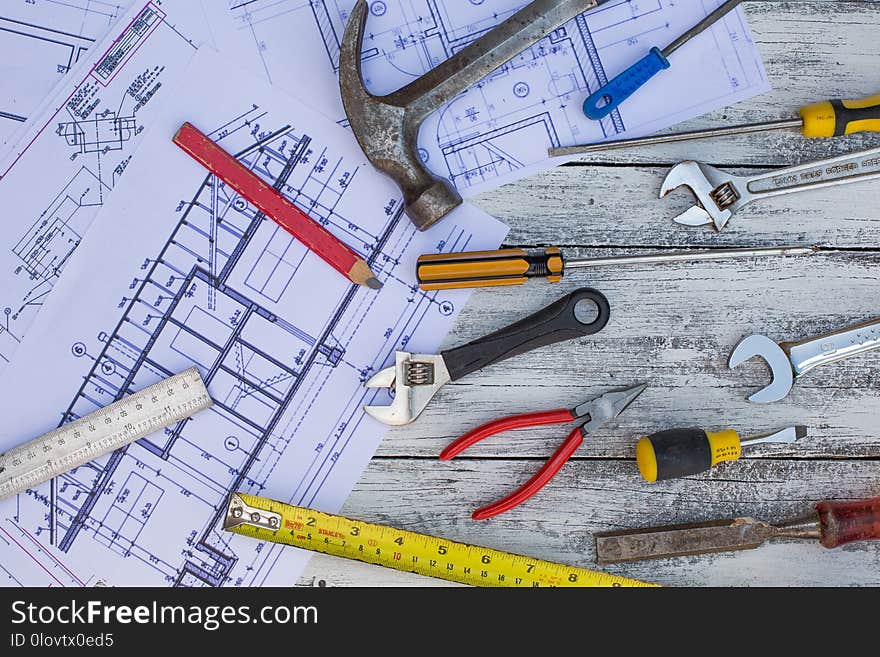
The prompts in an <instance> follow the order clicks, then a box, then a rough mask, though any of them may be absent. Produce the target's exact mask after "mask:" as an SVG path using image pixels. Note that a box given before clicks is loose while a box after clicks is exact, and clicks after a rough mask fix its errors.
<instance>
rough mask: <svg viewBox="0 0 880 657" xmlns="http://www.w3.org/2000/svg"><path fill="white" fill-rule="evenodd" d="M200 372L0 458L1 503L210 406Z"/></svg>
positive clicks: (142, 392) (144, 392) (156, 386)
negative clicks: (7, 498)
mask: <svg viewBox="0 0 880 657" xmlns="http://www.w3.org/2000/svg"><path fill="white" fill-rule="evenodd" d="M212 403H213V402H212V401H211V397H210V395H208V391H207V389H206V388H205V384H204V382H203V381H202V378H201V376H199V371H198V370H197V369H196V368H195V367H191V368H190V369H188V370H186V371H184V372H181V373H180V374H175V375H174V376H172V377H169V378H167V379H165V380H164V381H160V382H159V383H155V384H153V385H151V386H149V387H147V388H144V389H143V390H140V391H139V392H135V393H133V394H131V395H129V396H128V397H123V398H122V399H120V400H119V401H116V402H113V403H112V404H110V405H108V406H105V407H104V408H102V409H99V410H97V411H95V412H94V413H90V414H89V415H86V416H85V417H81V418H79V419H78V420H74V421H73V422H69V423H68V424H64V425H62V426H60V427H58V428H57V429H55V430H53V431H50V432H49V433H45V434H43V435H42V436H40V437H38V438H34V439H33V440H31V441H30V442H27V443H25V444H23V445H19V446H18V447H13V448H12V449H10V450H9V451H7V452H4V453H2V454H0V500H2V499H4V498H6V497H10V496H12V495H17V494H18V493H22V492H24V491H26V490H27V489H28V488H33V487H34V486H36V485H37V484H40V483H43V482H44V481H49V480H50V479H52V478H53V477H56V476H57V475H59V474H62V473H63V472H67V471H68V470H72V469H73V468H76V467H78V466H80V465H83V464H85V463H88V462H89V461H93V460H94V459H96V458H98V457H99V456H103V455H104V454H108V453H110V452H112V451H114V450H117V449H119V448H120V447H124V446H125V445H128V444H129V443H131V442H133V441H135V440H138V439H140V438H143V437H144V436H148V435H150V434H151V433H153V432H154V431H158V430H159V429H162V428H163V427H167V426H169V425H171V424H174V423H175V422H179V421H180V420H183V419H186V418H188V417H189V416H190V415H192V414H193V413H196V412H197V411H200V410H202V409H204V408H208V407H209V406H211V404H212Z"/></svg>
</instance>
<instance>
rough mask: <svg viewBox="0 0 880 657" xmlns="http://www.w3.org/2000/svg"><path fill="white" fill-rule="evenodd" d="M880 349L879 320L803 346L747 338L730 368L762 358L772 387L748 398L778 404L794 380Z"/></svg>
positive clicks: (732, 355) (802, 344)
mask: <svg viewBox="0 0 880 657" xmlns="http://www.w3.org/2000/svg"><path fill="white" fill-rule="evenodd" d="M877 348H880V317H878V318H876V319H872V320H870V321H867V322H863V323H861V324H855V325H853V326H849V327H847V328H843V329H840V330H838V331H832V332H830V333H824V334H822V335H818V336H815V337H812V338H807V339H806V340H801V341H800V342H780V343H778V344H777V343H776V342H773V340H771V339H770V338H768V337H767V336H764V335H750V336H749V337H747V338H744V339H743V340H742V341H741V342H740V343H739V344H738V345H737V346H736V349H734V350H733V353H732V354H730V361H729V362H728V367H731V368H733V367H736V366H737V365H739V364H740V363H742V362H744V361H746V360H748V359H749V358H752V357H753V356H760V357H761V358H763V359H764V360H765V361H767V365H768V366H769V367H770V374H771V377H772V380H771V381H770V385H768V386H767V387H765V388H762V389H761V390H759V391H758V392H756V393H755V394H753V395H751V396H750V397H749V401H752V402H756V403H758V404H767V403H769V402H775V401H779V400H780V399H782V398H783V397H785V396H786V395H787V394H788V393H789V392H790V391H791V388H792V386H793V385H794V382H795V379H797V378H798V377H800V376H801V375H802V374H804V373H805V372H809V371H810V370H811V369H813V368H814V367H818V366H819V365H823V364H824V363H833V362H834V361H836V360H841V359H842V358H846V357H847V356H853V355H855V354H861V353H864V352H866V351H871V350H873V349H877Z"/></svg>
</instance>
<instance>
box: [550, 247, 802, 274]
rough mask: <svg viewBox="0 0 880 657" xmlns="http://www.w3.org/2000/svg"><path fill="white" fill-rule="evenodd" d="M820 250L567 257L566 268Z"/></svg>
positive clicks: (797, 253) (785, 248)
mask: <svg viewBox="0 0 880 657" xmlns="http://www.w3.org/2000/svg"><path fill="white" fill-rule="evenodd" d="M818 250H819V247H817V246H772V247H762V248H751V249H714V250H711V251H700V252H697V253H694V252H692V251H669V252H667V253H649V254H645V255H629V256H607V257H601V258H566V259H565V268H566V269H581V268H586V267H601V266H604V265H630V264H654V263H661V262H695V261H700V260H726V259H728V258H757V257H761V256H795V255H809V254H811V253H816V252H817V251H818Z"/></svg>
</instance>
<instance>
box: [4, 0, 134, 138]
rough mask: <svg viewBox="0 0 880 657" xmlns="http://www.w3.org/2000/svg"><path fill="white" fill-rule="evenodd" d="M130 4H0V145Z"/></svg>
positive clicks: (27, 0) (96, 0)
mask: <svg viewBox="0 0 880 657" xmlns="http://www.w3.org/2000/svg"><path fill="white" fill-rule="evenodd" d="M130 4H131V0H40V1H39V2H35V1H34V0H3V2H0V146H2V144H4V143H7V142H9V141H10V140H11V139H12V137H13V136H14V135H15V134H16V133H18V131H19V130H20V129H21V127H22V123H23V122H24V121H25V120H26V119H27V117H29V116H30V115H31V113H32V112H34V111H35V110H37V109H38V108H39V107H40V105H41V104H42V102H43V101H44V100H45V98H46V95H47V94H49V92H50V91H52V88H53V87H54V86H55V85H56V84H57V83H58V82H59V81H60V80H61V78H62V77H63V76H64V75H65V74H66V73H67V72H68V71H69V70H70V69H71V68H72V67H73V66H74V64H76V63H77V62H78V61H79V60H80V57H82V56H83V54H84V53H85V52H86V51H87V50H88V49H90V48H91V47H92V46H93V45H94V43H95V42H96V41H99V40H101V39H103V38H104V36H105V35H106V34H107V32H108V31H109V30H110V28H111V27H112V26H113V24H114V23H115V22H116V20H117V19H118V18H119V17H120V16H121V15H122V14H124V13H125V10H126V9H127V8H128V6H129V5H130ZM0 150H2V149H0Z"/></svg>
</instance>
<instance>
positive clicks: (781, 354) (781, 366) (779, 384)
mask: <svg viewBox="0 0 880 657" xmlns="http://www.w3.org/2000/svg"><path fill="white" fill-rule="evenodd" d="M754 356H760V357H761V358H763V359H764V361H765V362H766V363H767V366H768V367H769V368H770V376H771V381H770V384H769V385H767V386H766V387H764V388H762V389H761V390H759V391H758V392H756V393H754V394H753V395H751V396H750V397H749V401H750V402H754V403H756V404H769V403H770V402H775V401H779V400H780V399H784V398H785V397H786V396H787V395H788V393H789V392H791V388H792V386H794V379H795V372H794V368H793V367H792V364H791V359H790V358H789V355H788V353H787V352H786V351H785V350H784V349H783V348H782V347H781V346H780V345H778V344H777V343H775V342H773V340H771V339H770V338H768V337H767V336H765V335H750V336H749V337H747V338H744V339H743V340H742V341H741V342H740V343H739V344H738V345H737V346H736V348H735V349H734V350H733V353H732V354H730V360H729V361H728V364H727V365H728V367H730V368H731V369H733V368H734V367H737V366H738V365H740V364H741V363H743V362H745V361H747V360H748V359H749V358H752V357H754Z"/></svg>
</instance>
